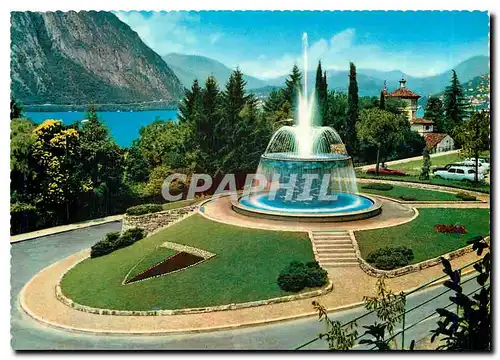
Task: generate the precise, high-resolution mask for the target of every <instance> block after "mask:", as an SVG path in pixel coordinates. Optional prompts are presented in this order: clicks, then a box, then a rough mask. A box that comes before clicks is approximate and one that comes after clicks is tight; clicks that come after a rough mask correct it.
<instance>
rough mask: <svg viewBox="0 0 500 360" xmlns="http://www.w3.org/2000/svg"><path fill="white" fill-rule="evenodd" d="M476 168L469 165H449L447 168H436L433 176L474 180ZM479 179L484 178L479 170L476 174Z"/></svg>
mask: <svg viewBox="0 0 500 360" xmlns="http://www.w3.org/2000/svg"><path fill="white" fill-rule="evenodd" d="M475 173H476V170H474V168H472V167H470V166H451V167H450V168H449V169H448V170H438V171H436V172H435V173H434V176H435V177H438V178H442V179H447V180H457V181H475ZM477 175H478V176H477V178H478V180H479V181H483V180H484V174H482V173H481V172H479V173H478V174H477Z"/></svg>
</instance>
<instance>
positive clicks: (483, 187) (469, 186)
mask: <svg viewBox="0 0 500 360" xmlns="http://www.w3.org/2000/svg"><path fill="white" fill-rule="evenodd" d="M356 177H357V178H360V179H378V180H391V181H402V182H405V181H406V182H415V183H421V184H431V185H439V186H448V187H452V188H457V189H464V190H471V191H477V192H482V193H486V194H489V193H490V185H489V184H486V183H484V184H477V185H476V184H474V183H469V182H463V181H452V180H445V179H438V178H435V177H433V176H431V178H430V180H420V179H419V178H418V176H412V175H406V176H397V175H379V176H377V175H372V174H367V173H366V172H364V171H360V170H357V171H356Z"/></svg>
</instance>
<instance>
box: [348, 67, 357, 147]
mask: <svg viewBox="0 0 500 360" xmlns="http://www.w3.org/2000/svg"><path fill="white" fill-rule="evenodd" d="M358 101H359V99H358V82H357V80H356V66H355V65H354V64H353V63H352V62H351V63H349V90H348V94H347V103H348V106H347V123H346V139H345V143H346V144H345V145H346V148H347V152H348V154H349V155H351V156H352V155H353V154H354V151H355V149H356V122H357V121H358V116H359V110H358Z"/></svg>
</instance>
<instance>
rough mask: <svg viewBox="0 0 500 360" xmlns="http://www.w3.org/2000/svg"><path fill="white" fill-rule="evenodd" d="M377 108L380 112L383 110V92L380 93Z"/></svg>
mask: <svg viewBox="0 0 500 360" xmlns="http://www.w3.org/2000/svg"><path fill="white" fill-rule="evenodd" d="M378 107H379V109H380V110H385V94H384V91H383V90H382V91H380V100H379V103H378Z"/></svg>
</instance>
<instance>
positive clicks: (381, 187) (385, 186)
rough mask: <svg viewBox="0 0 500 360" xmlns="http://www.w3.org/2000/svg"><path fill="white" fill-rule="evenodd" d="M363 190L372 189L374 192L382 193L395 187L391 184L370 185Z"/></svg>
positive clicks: (366, 185)
mask: <svg viewBox="0 0 500 360" xmlns="http://www.w3.org/2000/svg"><path fill="white" fill-rule="evenodd" d="M362 188H363V189H372V190H381V191H389V190H392V189H394V186H392V185H391V184H385V183H369V184H365V185H363V186H362Z"/></svg>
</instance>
